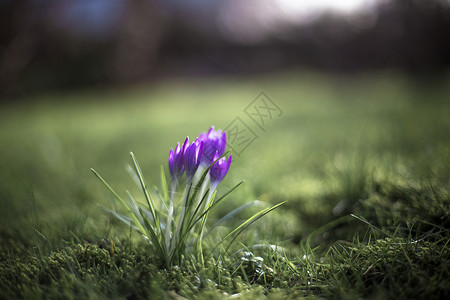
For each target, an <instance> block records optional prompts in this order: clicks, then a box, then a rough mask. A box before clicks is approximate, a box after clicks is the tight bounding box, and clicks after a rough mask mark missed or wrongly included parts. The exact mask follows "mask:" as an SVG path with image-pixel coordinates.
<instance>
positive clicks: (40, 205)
mask: <svg viewBox="0 0 450 300" xmlns="http://www.w3.org/2000/svg"><path fill="white" fill-rule="evenodd" d="M449 66H450V1H448V0H339V1H332V0H315V1H312V0H297V1H294V0H241V1H232V0H221V1H219V0H191V1H182V0H166V1H162V0H161V1H160V0H135V1H125V0H65V1H53V0H21V1H15V0H0V208H1V209H0V234H1V239H2V240H3V241H4V242H2V243H3V244H4V245H8V243H10V242H11V241H12V240H14V241H18V240H20V241H22V242H23V244H24V245H32V244H33V243H34V242H33V239H37V240H39V241H43V239H45V240H46V241H49V244H50V245H57V244H58V241H60V240H61V238H63V239H64V238H66V239H67V238H68V239H70V238H73V234H75V235H76V236H78V237H80V238H81V239H88V240H95V239H96V238H102V237H105V236H110V230H111V229H110V227H109V224H110V222H114V221H111V220H110V219H109V218H108V216H107V215H106V214H105V213H104V211H102V210H101V208H100V207H99V205H103V206H106V207H109V208H112V207H113V206H114V204H113V201H112V198H111V197H110V195H109V194H108V193H107V191H106V190H105V189H104V187H103V186H101V184H100V183H99V182H98V181H97V179H96V178H95V177H94V176H93V175H92V173H91V172H90V168H91V167H94V168H95V169H96V170H97V171H98V172H99V173H100V174H102V175H103V176H104V177H105V178H106V179H107V180H108V181H110V184H111V185H112V186H114V187H115V188H116V189H117V191H120V192H124V191H125V190H126V189H130V190H131V191H132V192H134V193H136V194H137V195H139V189H138V188H137V187H135V186H134V185H133V182H132V180H131V177H130V176H129V175H128V174H127V165H128V164H129V156H128V152H129V151H134V153H135V154H136V155H137V157H138V159H139V160H140V163H141V165H142V168H143V170H144V174H145V175H146V176H147V178H148V181H149V182H151V185H159V179H158V178H159V177H158V176H159V166H160V165H163V166H164V167H165V168H166V170H167V166H166V162H167V155H168V153H169V149H170V148H171V147H174V146H175V145H176V143H177V142H178V141H182V140H184V138H185V137H186V136H187V135H189V136H191V138H194V137H195V136H197V135H198V134H199V133H200V132H205V131H207V130H208V129H209V127H210V126H211V125H215V126H216V128H222V129H224V128H227V126H228V125H229V124H230V123H231V122H232V121H233V120H234V119H235V118H236V117H239V118H241V119H242V121H243V122H245V123H246V124H247V125H248V126H249V127H250V128H251V129H252V130H253V131H254V132H255V134H256V135H257V136H258V138H257V139H256V140H255V141H254V142H253V143H252V144H251V145H250V146H249V147H248V148H247V149H246V150H245V151H244V152H243V153H241V154H240V155H237V154H234V156H233V165H232V167H231V169H230V174H229V175H228V176H227V178H226V180H225V182H224V183H223V188H227V187H232V186H233V185H234V184H236V183H237V182H239V181H240V180H242V179H244V180H246V185H245V187H244V188H243V189H241V190H239V191H237V192H236V193H235V194H234V196H233V197H231V198H230V200H229V202H228V204H227V205H225V207H223V210H221V209H219V210H218V211H217V212H216V217H220V216H221V215H223V214H224V213H225V212H228V211H229V209H230V208H232V207H237V206H238V205H240V204H242V203H243V202H246V201H251V200H253V199H260V200H262V201H265V202H269V203H271V204H275V203H278V202H281V201H284V200H287V201H288V204H287V205H286V206H285V207H283V208H281V209H280V212H282V213H274V214H272V215H271V216H269V217H268V218H267V219H266V221H264V222H261V223H260V225H259V226H262V228H260V229H261V230H259V231H258V230H256V232H259V234H260V235H262V238H267V239H270V240H271V241H273V240H276V241H278V242H280V243H284V242H286V241H287V243H292V244H293V245H296V244H298V242H299V241H301V240H302V239H303V238H304V237H305V236H307V235H308V234H309V233H310V232H312V231H313V230H315V229H317V228H319V227H320V226H322V225H323V224H327V223H328V222H330V221H332V220H334V219H337V218H339V217H342V216H344V215H346V214H348V213H351V212H354V213H356V212H361V211H364V212H365V213H366V216H367V217H370V216H372V217H373V218H374V219H376V217H375V214H374V213H373V214H371V213H370V212H368V211H372V212H373V211H375V210H376V209H382V208H384V209H386V210H388V211H389V210H391V209H394V208H396V207H397V208H398V211H395V212H394V214H396V215H397V216H402V217H405V218H406V217H408V216H414V215H415V214H417V213H423V214H428V213H429V212H430V211H431V210H432V209H433V206H432V205H429V206H427V208H425V207H422V206H421V205H422V204H420V203H422V202H420V203H419V204H417V205H418V206H417V207H411V209H410V210H409V207H410V203H409V202H408V203H407V200H405V201H406V202H405V203H403V204H404V205H398V206H394V205H393V204H392V203H389V202H386V201H387V200H386V199H390V198H389V197H390V196H389V197H388V196H386V195H387V194H386V193H387V192H386V189H387V190H389V188H387V187H389V186H395V187H399V188H403V187H411V186H412V187H415V188H420V187H421V186H422V185H423V184H424V182H425V183H432V184H433V186H438V187H442V188H443V189H444V190H445V189H447V188H448V186H449V184H450V180H449V172H448V171H449V170H448V166H449V165H450V164H449V157H450V156H449V145H450V140H449V139H450V134H449V133H450V132H449V129H450V118H449V117H448V112H449V109H450V103H449V102H450V100H449V99H450V81H449ZM261 91H264V92H265V93H266V94H267V95H268V96H269V97H270V99H271V100H272V101H273V102H274V103H276V104H277V105H278V106H279V108H280V109H281V111H282V112H283V113H282V114H281V116H279V117H277V118H275V117H274V118H273V119H271V120H270V122H268V124H267V127H265V128H263V129H261V128H260V127H258V126H257V124H255V123H254V122H253V120H251V119H250V118H249V117H248V115H246V114H245V112H244V110H245V108H246V107H247V106H248V105H249V104H250V103H251V102H252V101H253V100H254V99H255V97H256V96H257V95H258V94H259V93H260V92H261ZM268 121H269V120H268ZM447 191H448V189H447ZM137 195H135V197H136V198H138V196H137ZM380 195H382V196H380ZM393 197H394V200H395V199H396V198H395V197H396V196H393ZM379 199H384V200H383V201H384V202H383V201H381V202H380V201H379ZM141 200H142V199H141ZM389 201H390V200H389ZM408 201H409V200H408ZM363 203H364V204H363ZM362 207H364V210H363V208H362ZM367 207H371V208H372V210H370V209H368V208H367ZM405 207H408V208H405ZM225 208H226V209H225ZM241 217H242V218H244V217H245V215H243V216H241ZM241 217H240V218H241ZM213 218H214V216H213ZM362 225H364V224H362ZM264 226H266V227H264ZM355 226H356V225H355ZM115 228H120V227H119V226H117V227H115ZM116 230H119V229H116ZM124 231H126V229H124ZM353 233H354V231H351V234H353ZM346 237H347V238H348V235H347V236H346ZM320 238H322V239H326V238H329V239H330V240H332V241H333V240H336V239H338V238H339V233H338V232H334V233H333V234H332V235H331V237H330V234H329V233H327V232H325V233H323V235H321V236H320ZM7 241H9V242H7ZM52 243H55V244H52ZM11 251H12V250H11Z"/></svg>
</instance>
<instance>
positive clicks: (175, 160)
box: [169, 137, 189, 182]
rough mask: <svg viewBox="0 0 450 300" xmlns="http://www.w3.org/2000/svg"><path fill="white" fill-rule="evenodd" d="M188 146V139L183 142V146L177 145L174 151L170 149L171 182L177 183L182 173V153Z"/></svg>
mask: <svg viewBox="0 0 450 300" xmlns="http://www.w3.org/2000/svg"><path fill="white" fill-rule="evenodd" d="M187 145H189V137H187V138H186V140H185V141H184V144H183V146H181V147H180V143H178V144H177V147H176V148H175V151H174V150H173V149H170V152H169V171H170V175H171V176H172V181H174V182H178V181H179V180H180V178H181V176H182V175H183V172H184V168H185V167H184V153H185V151H186V147H187Z"/></svg>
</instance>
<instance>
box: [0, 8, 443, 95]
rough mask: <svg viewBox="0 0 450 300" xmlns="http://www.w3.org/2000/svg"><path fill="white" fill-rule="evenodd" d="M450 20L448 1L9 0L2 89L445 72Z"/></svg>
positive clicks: (2, 30)
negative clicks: (292, 74) (289, 74)
mask: <svg viewBox="0 0 450 300" xmlns="http://www.w3.org/2000/svg"><path fill="white" fill-rule="evenodd" d="M449 19H450V3H449V1H448V0H431V1H429V0H428V1H426V0H343V1H332V0H318V1H310V0H298V1H289V0H245V1H228V0H227V1H218V0H191V1H181V0H168V1H159V0H138V1H125V0H79V1H74V0H65V1H52V0H24V1H13V0H2V1H0V46H1V47H0V82H1V86H0V87H1V88H0V91H1V95H2V96H16V95H23V94H24V93H32V92H36V91H41V90H47V89H76V88H81V87H93V86H102V87H104V86H115V85H129V84H137V83H148V82H152V81H154V80H160V79H162V78H173V77H178V78H192V77H212V76H243V75H255V74H260V73H267V72H274V71H279V70H286V69H288V70H298V69H304V68H308V69H314V70H318V71H326V72H333V73H337V74H339V73H349V72H350V73H354V72H364V71H374V70H383V69H393V68H394V69H397V70H401V71H404V72H407V73H408V74H414V75H418V76H424V77H426V76H436V75H442V74H445V73H446V72H447V69H448V66H449V64H450V59H449V53H450V42H449V30H450V21H449ZM3 99H5V98H3Z"/></svg>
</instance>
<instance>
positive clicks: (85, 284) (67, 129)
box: [0, 73, 450, 299]
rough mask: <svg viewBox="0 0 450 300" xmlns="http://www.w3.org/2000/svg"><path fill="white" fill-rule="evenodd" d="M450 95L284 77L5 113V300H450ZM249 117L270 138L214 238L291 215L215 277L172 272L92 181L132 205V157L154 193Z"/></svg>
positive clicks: (206, 271)
mask: <svg viewBox="0 0 450 300" xmlns="http://www.w3.org/2000/svg"><path fill="white" fill-rule="evenodd" d="M448 81H449V80H448V79H445V80H442V81H441V82H436V83H429V82H425V81H418V80H413V79H409V78H406V77H404V76H402V75H401V74H395V73H383V74H367V75H359V76H355V77H352V76H349V77H337V76H325V75H319V74H314V73H288V74H275V75H271V76H265V77H259V78H236V79H234V78H228V79H227V78H225V79H223V78H222V79H216V80H190V81H171V82H163V83H158V84H153V85H150V86H148V87H138V88H134V89H123V90H119V89H117V90H106V91H80V92H73V93H49V94H41V95H36V96H34V97H31V96H30V99H24V100H32V101H31V102H26V101H22V102H18V103H12V104H10V105H8V106H3V107H2V108H1V110H0V128H1V129H0V167H1V168H0V298H5V299H10V298H26V299H39V298H46V299H47V298H52V299H61V298H91V299H97V298H108V299H109V298H129V299H137V298H144V299H145V298H153V297H154V298H162V299H164V298H167V299H182V298H180V297H185V298H188V299H191V298H194V297H195V298H200V299H222V298H226V297H228V296H229V295H234V297H238V298H239V299H258V298H269V299H285V298H286V297H288V298H301V297H306V298H309V299H316V298H326V299H335V298H336V299H355V298H370V299H378V298H379V299H398V298H403V299H410V298H422V299H423V298H427V299H442V298H446V297H447V298H448V297H449V295H450V288H449V287H450V245H449V244H448V241H449V238H450V234H449V228H450V217H449V210H450V196H449V191H450V189H449V187H450V170H449V168H450V118H449V117H448V112H449V111H450V100H448V99H450V84H448ZM261 90H264V91H265V92H266V93H267V94H268V95H269V96H270V97H271V98H272V99H273V100H274V101H275V102H276V103H277V105H278V106H280V108H281V109H282V110H283V115H282V116H281V117H279V118H276V119H274V120H273V121H272V122H270V124H269V125H268V126H267V127H266V128H265V131H262V130H261V129H259V128H258V127H257V126H256V125H255V124H253V123H252V121H251V120H250V119H249V118H248V117H247V116H246V115H245V113H244V112H243V110H244V108H245V107H246V106H247V105H248V104H249V103H250V102H251V101H252V100H253V99H254V97H255V96H256V95H257V94H258V93H259V92H260V91H261ZM237 116H239V117H241V118H242V120H244V122H246V123H247V124H248V125H249V126H251V127H252V129H253V130H254V131H255V133H256V134H257V135H258V136H259V138H258V139H256V140H255V142H254V143H253V144H252V145H250V146H249V147H248V149H247V150H246V151H245V152H243V153H242V154H241V155H240V156H238V155H233V163H232V165H231V168H230V172H229V174H228V176H227V178H226V179H225V180H224V182H223V183H222V185H221V189H220V190H219V194H220V193H221V191H222V192H225V191H226V190H228V189H229V188H231V187H233V186H234V185H235V184H236V183H238V182H240V181H241V180H245V181H246V182H245V184H244V186H243V187H242V188H240V189H238V190H236V191H235V192H234V193H233V194H232V195H230V197H229V198H227V199H226V200H224V202H223V203H222V204H221V205H219V206H218V208H217V209H216V211H215V212H214V213H213V214H212V215H211V216H210V219H211V220H210V221H211V224H213V223H214V220H218V219H220V218H221V217H223V216H224V215H225V214H226V213H228V212H229V211H231V210H232V209H234V208H237V207H239V206H240V205H242V204H243V203H245V202H250V201H252V200H255V199H259V200H263V201H265V202H268V203H270V204H272V205H275V204H277V203H280V202H282V201H287V203H286V204H285V205H284V206H283V207H280V208H279V209H278V210H276V211H274V212H272V213H271V214H269V215H267V216H265V217H264V218H263V219H261V220H259V221H258V222H257V223H255V224H254V226H253V227H252V228H251V229H250V230H249V231H248V232H246V233H245V234H243V235H242V236H240V239H239V241H238V243H235V245H234V246H233V247H232V248H231V249H229V251H228V252H223V251H222V252H220V253H219V254H217V255H216V256H215V257H214V258H213V259H210V260H208V261H207V262H206V265H205V266H204V267H199V266H198V265H196V264H194V263H189V262H187V263H186V264H185V265H181V266H176V267H173V268H170V269H165V268H163V267H161V264H160V262H158V259H157V258H156V257H155V256H154V254H153V253H152V252H151V248H150V247H149V246H148V245H146V244H145V241H143V240H141V238H140V237H139V236H138V235H137V234H136V233H135V232H133V231H131V230H130V228H127V227H126V225H124V224H122V223H120V222H118V221H117V220H115V219H113V218H111V217H110V216H109V215H108V214H106V213H105V212H104V210H102V208H101V206H105V207H107V208H114V207H115V205H116V204H115V203H114V199H113V198H112V197H111V195H110V194H109V193H108V191H106V190H105V189H104V187H103V186H102V185H101V184H100V183H99V182H98V180H97V179H96V178H95V176H93V174H92V173H91V172H90V168H95V169H96V170H97V171H98V172H99V173H101V174H102V176H103V177H104V178H105V179H106V180H108V182H109V183H110V184H111V185H112V186H114V188H115V190H116V191H118V192H119V193H122V194H121V195H124V194H125V190H127V189H128V190H130V191H131V192H132V193H133V195H135V197H136V196H137V195H139V194H140V193H139V187H138V186H136V185H135V183H134V182H133V180H132V179H131V177H130V176H129V174H128V172H127V171H126V169H127V165H129V164H130V163H131V162H130V161H129V155H128V153H129V152H130V151H133V152H134V153H135V154H136V156H137V157H138V158H139V163H140V165H141V168H142V171H143V173H144V175H145V177H146V180H147V182H148V184H149V186H154V185H157V186H159V185H160V180H159V173H160V165H161V164H163V165H164V167H166V168H167V166H166V164H167V156H168V153H169V149H170V148H171V147H174V146H175V145H176V142H177V141H181V140H183V139H184V138H185V136H186V135H189V136H190V137H191V138H194V137H195V136H196V135H197V134H198V133H200V132H202V131H206V130H207V129H208V128H209V126H210V125H212V124H213V125H215V126H216V128H225V127H226V126H227V125H228V124H229V123H230V122H231V121H232V120H233V119H234V118H235V117H237ZM137 200H138V201H140V202H143V203H144V202H145V199H139V198H138V199H137ZM117 206H118V205H117ZM118 207H119V206H118ZM259 209H260V207H259V208H258V207H255V208H254V209H253V210H252V209H250V210H249V211H247V212H243V213H241V214H240V215H238V216H236V218H235V219H234V220H231V221H230V222H229V223H228V224H225V225H226V226H227V227H228V229H227V228H218V230H217V233H218V234H219V235H221V234H222V236H223V235H224V234H226V233H227V232H229V229H230V228H234V227H236V225H237V224H239V223H240V222H242V220H244V219H245V218H248V217H249V216H251V215H252V214H253V213H255V212H256V211H258V210H259ZM352 214H353V216H352ZM233 226H234V227H233ZM269 244H271V245H276V246H278V251H277V250H275V249H274V247H269V246H268V245H269ZM252 245H266V246H260V247H252ZM205 251H207V249H206V250H205Z"/></svg>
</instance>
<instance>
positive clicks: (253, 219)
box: [215, 201, 286, 249]
mask: <svg viewBox="0 0 450 300" xmlns="http://www.w3.org/2000/svg"><path fill="white" fill-rule="evenodd" d="M285 203H286V201H283V202H281V203H278V204H277V205H274V206H272V207H270V208H266V209H263V210H261V211H259V212H257V213H256V214H254V215H253V216H251V217H250V218H248V219H247V220H246V221H245V222H243V223H242V224H241V225H239V226H238V227H236V228H235V229H234V230H233V231H231V232H230V233H228V234H227V235H226V236H225V237H224V238H223V239H222V240H221V241H220V242H219V243H218V244H217V245H216V247H215V248H217V246H218V245H220V244H222V243H223V242H224V241H225V240H226V239H228V238H229V237H231V236H232V235H234V234H235V233H236V234H235V235H234V237H233V239H232V240H231V242H230V243H229V244H228V246H227V248H226V249H228V248H229V247H230V245H231V244H232V243H233V242H234V240H235V239H236V238H237V237H238V236H239V235H240V234H241V233H242V232H243V231H244V230H245V229H247V228H248V227H249V226H250V225H252V224H253V223H255V222H256V221H258V220H259V219H260V218H261V217H263V216H265V215H266V214H268V213H269V212H271V211H272V210H274V209H276V208H278V207H280V206H281V205H283V204H285Z"/></svg>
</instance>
